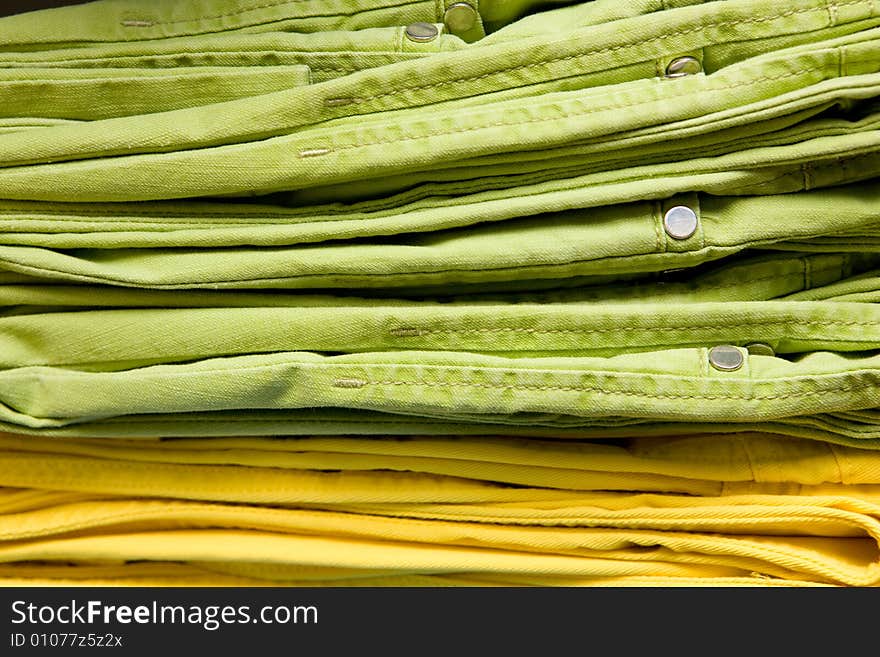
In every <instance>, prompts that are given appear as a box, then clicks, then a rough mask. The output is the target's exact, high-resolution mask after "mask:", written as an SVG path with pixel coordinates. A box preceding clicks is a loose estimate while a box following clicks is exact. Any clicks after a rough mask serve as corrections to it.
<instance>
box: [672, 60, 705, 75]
mask: <svg viewBox="0 0 880 657" xmlns="http://www.w3.org/2000/svg"><path fill="white" fill-rule="evenodd" d="M702 70H703V65H702V64H700V60H699V59H697V58H696V57H691V56H690V55H685V56H684V57H676V58H675V59H673V60H672V61H671V62H669V65H668V66H667V67H666V77H667V78H682V77H684V76H685V75H696V74H697V73H699V72H700V71H702Z"/></svg>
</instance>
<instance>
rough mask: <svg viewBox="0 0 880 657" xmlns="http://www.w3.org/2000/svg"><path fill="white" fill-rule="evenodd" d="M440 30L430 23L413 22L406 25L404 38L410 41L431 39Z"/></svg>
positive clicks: (434, 37) (435, 36)
mask: <svg viewBox="0 0 880 657" xmlns="http://www.w3.org/2000/svg"><path fill="white" fill-rule="evenodd" d="M439 33H440V31H439V30H438V29H437V26H436V25H433V24H431V23H413V24H412V25H407V26H406V38H407V39H409V40H410V41H419V42H424V41H433V40H434V39H436V38H437V35H438V34H439Z"/></svg>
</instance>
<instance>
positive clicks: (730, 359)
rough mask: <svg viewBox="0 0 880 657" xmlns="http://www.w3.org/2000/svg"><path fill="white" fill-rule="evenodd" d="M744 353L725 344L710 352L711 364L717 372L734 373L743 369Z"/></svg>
mask: <svg viewBox="0 0 880 657" xmlns="http://www.w3.org/2000/svg"><path fill="white" fill-rule="evenodd" d="M744 360H745V359H744V358H743V353H742V352H741V351H740V350H739V349H737V348H736V347H731V346H730V345H727V344H724V345H720V346H718V347H712V348H711V349H710V350H709V362H710V363H711V364H712V367H714V368H715V369H716V370H723V371H725V372H733V371H734V370H738V369H739V368H740V367H742V365H743V362H744Z"/></svg>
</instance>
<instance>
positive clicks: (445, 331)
mask: <svg viewBox="0 0 880 657" xmlns="http://www.w3.org/2000/svg"><path fill="white" fill-rule="evenodd" d="M793 322H796V325H797V326H880V322H854V321H853V322H848V321H843V320H833V319H830V320H825V321H818V320H817V321H807V322H802V321H797V320H794V319H789V320H772V321H753V322H749V323H748V324H728V323H724V324H703V325H692V324H688V325H681V326H627V325H623V326H614V327H613V328H607V329H606V328H597V329H579V328H578V329H534V328H518V327H497V328H475V329H419V328H416V329H414V330H416V331H419V334H418V335H433V334H441V335H445V334H454V335H469V334H472V333H506V332H510V333H538V334H545V333H547V334H553V333H572V334H576V335H579V334H582V333H617V332H619V331H647V332H654V331H689V330H699V329H744V328H750V327H752V326H777V325H778V326H791V325H792V324H793ZM412 330H413V329H412V328H410V327H401V328H400V329H393V330H392V334H393V335H395V336H396V337H418V336H417V335H411V334H410V333H408V332H405V331H412ZM397 331H400V333H397Z"/></svg>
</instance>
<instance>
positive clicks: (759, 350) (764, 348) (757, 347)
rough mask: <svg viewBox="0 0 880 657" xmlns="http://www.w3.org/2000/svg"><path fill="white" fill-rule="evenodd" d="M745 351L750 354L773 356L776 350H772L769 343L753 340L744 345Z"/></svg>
mask: <svg viewBox="0 0 880 657" xmlns="http://www.w3.org/2000/svg"><path fill="white" fill-rule="evenodd" d="M746 351H748V352H749V353H750V354H751V355H752V356H775V355H776V352H775V351H774V350H773V347H771V346H770V345H769V344H765V343H764V342H753V343H752V344H747V345H746Z"/></svg>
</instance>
